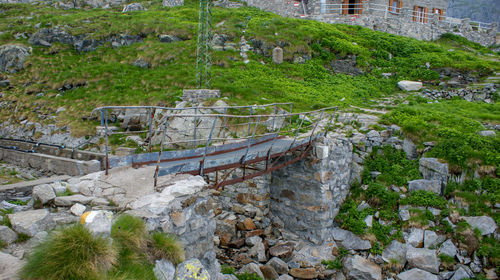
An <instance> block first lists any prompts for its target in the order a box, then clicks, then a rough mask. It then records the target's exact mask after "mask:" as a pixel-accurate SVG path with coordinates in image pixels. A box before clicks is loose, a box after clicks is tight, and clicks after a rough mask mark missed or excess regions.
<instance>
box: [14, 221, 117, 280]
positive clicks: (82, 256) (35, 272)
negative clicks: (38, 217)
mask: <svg viewBox="0 0 500 280" xmlns="http://www.w3.org/2000/svg"><path fill="white" fill-rule="evenodd" d="M116 256H117V254H116V251H115V250H114V249H113V247H112V246H111V243H110V242H109V239H107V238H104V237H96V236H93V235H92V234H91V233H90V232H89V231H88V230H87V229H86V228H85V227H83V226H82V225H76V226H70V227H67V228H63V229H60V230H57V231H55V232H53V233H51V234H50V235H49V237H48V239H47V240H45V241H44V242H42V243H40V244H39V245H37V246H36V247H35V248H34V250H33V252H32V253H31V255H30V256H29V257H28V261H27V263H26V265H25V266H24V267H23V269H22V272H21V276H22V277H23V278H24V279H102V278H103V276H104V275H105V273H106V271H107V270H108V269H110V268H111V266H112V265H113V264H115V263H116Z"/></svg>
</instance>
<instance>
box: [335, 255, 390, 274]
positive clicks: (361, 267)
mask: <svg viewBox="0 0 500 280" xmlns="http://www.w3.org/2000/svg"><path fill="white" fill-rule="evenodd" d="M343 271H344V273H345V274H346V275H347V279H360V280H382V269H381V268H380V267H379V266H378V265H376V264H374V263H372V262H371V261H369V260H367V259H365V258H363V257H361V256H358V255H355V256H349V257H348V258H347V259H346V260H345V261H344V265H343Z"/></svg>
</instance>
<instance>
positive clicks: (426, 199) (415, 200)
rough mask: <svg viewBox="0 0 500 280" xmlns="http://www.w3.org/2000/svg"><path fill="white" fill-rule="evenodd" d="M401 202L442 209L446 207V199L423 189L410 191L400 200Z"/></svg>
mask: <svg viewBox="0 0 500 280" xmlns="http://www.w3.org/2000/svg"><path fill="white" fill-rule="evenodd" d="M400 203H401V204H403V205H404V204H409V205H413V206H425V207H434V208H439V209H443V208H445V207H446V204H447V201H446V199H444V198H443V197H441V196H440V195H438V194H435V193H433V192H428V191H424V190H420V191H415V192H412V193H411V194H410V195H409V196H408V197H406V198H404V199H402V200H401V201H400Z"/></svg>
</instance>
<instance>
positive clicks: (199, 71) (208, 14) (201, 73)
mask: <svg viewBox="0 0 500 280" xmlns="http://www.w3.org/2000/svg"><path fill="white" fill-rule="evenodd" d="M211 41H212V0H200V19H199V23H198V45H197V48H196V56H197V58H196V84H197V86H198V88H210V80H211V79H212V73H211V68H212V55H211V45H210V44H211Z"/></svg>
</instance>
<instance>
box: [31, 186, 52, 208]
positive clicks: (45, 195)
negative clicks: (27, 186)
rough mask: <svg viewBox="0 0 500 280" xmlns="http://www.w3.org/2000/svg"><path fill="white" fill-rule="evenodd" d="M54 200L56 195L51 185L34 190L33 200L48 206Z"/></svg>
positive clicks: (37, 187) (36, 187)
mask: <svg viewBox="0 0 500 280" xmlns="http://www.w3.org/2000/svg"><path fill="white" fill-rule="evenodd" d="M54 198H56V194H55V193H54V189H53V188H52V187H51V186H50V185H47V184H43V185H38V186H35V187H34V188H33V199H35V200H37V199H38V200H39V201H40V202H41V203H42V204H47V203H48V202H50V201H52V199H54Z"/></svg>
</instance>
